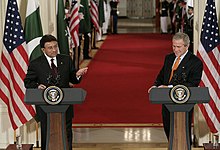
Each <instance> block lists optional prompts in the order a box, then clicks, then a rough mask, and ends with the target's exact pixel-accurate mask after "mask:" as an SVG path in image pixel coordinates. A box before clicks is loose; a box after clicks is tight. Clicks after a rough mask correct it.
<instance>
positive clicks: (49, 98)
mask: <svg viewBox="0 0 220 150" xmlns="http://www.w3.org/2000/svg"><path fill="white" fill-rule="evenodd" d="M43 98H44V100H45V101H46V103H48V104H50V105H57V104H59V103H60V102H61V101H62V100H63V91H62V90H61V89H60V88H59V87H57V86H49V87H47V88H46V89H45V90H44V92H43Z"/></svg>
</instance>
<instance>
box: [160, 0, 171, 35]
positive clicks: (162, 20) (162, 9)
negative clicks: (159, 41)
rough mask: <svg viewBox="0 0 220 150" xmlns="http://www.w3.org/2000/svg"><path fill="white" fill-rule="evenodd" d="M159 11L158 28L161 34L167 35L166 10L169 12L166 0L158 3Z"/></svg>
mask: <svg viewBox="0 0 220 150" xmlns="http://www.w3.org/2000/svg"><path fill="white" fill-rule="evenodd" d="M158 8H159V11H160V27H161V33H162V34H166V33H168V10H169V2H168V1H167V0H163V1H162V2H160V3H159V7H158Z"/></svg>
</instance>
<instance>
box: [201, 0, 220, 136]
mask: <svg viewBox="0 0 220 150" xmlns="http://www.w3.org/2000/svg"><path fill="white" fill-rule="evenodd" d="M219 50H220V37H219V27H218V20H217V14H216V7H215V1H214V0H207V4H206V9H205V14H204V18H203V24H202V31H201V37H200V44H199V49H198V56H199V57H200V58H201V60H202V61H203V65H204V71H203V75H202V81H201V83H200V86H205V87H208V88H209V93H210V97H211V100H210V102H209V103H207V104H199V107H200V110H201V112H202V113H203V115H204V117H205V119H206V122H207V124H208V126H209V128H210V131H211V132H212V133H216V132H219V131H220V113H219V110H220V99H219V98H220V90H219V85H220V76H219V73H220V65H219V64H220V54H219Z"/></svg>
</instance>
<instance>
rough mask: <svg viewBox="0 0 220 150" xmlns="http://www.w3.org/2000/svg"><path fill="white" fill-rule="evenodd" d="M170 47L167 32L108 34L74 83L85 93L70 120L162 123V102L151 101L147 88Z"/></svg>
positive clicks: (147, 124) (99, 122)
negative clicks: (86, 68)
mask: <svg viewBox="0 0 220 150" xmlns="http://www.w3.org/2000/svg"><path fill="white" fill-rule="evenodd" d="M171 51H172V50H171V35H168V34H166V35H165V34H162V35H161V34H150V33H145V34H118V35H108V37H107V38H106V40H105V41H104V43H103V44H102V46H101V48H100V49H99V50H98V52H97V54H96V55H95V57H94V58H93V59H92V61H91V63H90V64H89V66H88V67H89V71H88V73H87V75H85V77H84V78H83V80H82V82H81V83H80V84H79V85H77V87H80V88H83V89H84V90H86V91H87V96H86V100H85V102H84V103H83V104H81V105H75V110H74V115H75V116H74V120H73V123H74V124H124V126H129V124H140V125H146V126H151V125H150V124H157V123H161V122H162V119H161V106H160V105H155V104H150V102H149V98H148V93H147V90H148V88H149V87H150V86H151V85H152V84H153V82H154V80H155V78H156V75H157V74H158V72H159V70H160V69H161V67H162V64H163V61H164V56H165V55H166V54H167V53H169V52H171ZM73 126H74V125H73Z"/></svg>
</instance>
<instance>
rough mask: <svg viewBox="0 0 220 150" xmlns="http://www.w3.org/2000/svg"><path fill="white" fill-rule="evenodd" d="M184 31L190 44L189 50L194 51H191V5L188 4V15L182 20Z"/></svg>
mask: <svg viewBox="0 0 220 150" xmlns="http://www.w3.org/2000/svg"><path fill="white" fill-rule="evenodd" d="M184 23H185V24H184V31H183V32H184V33H186V34H187V35H188V36H189V39H190V46H189V51H191V52H192V53H194V51H193V7H191V6H188V15H187V20H186V21H185V22H184Z"/></svg>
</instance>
